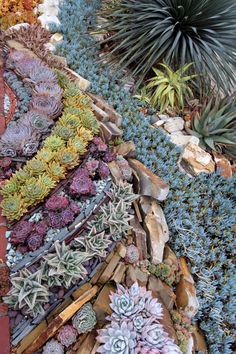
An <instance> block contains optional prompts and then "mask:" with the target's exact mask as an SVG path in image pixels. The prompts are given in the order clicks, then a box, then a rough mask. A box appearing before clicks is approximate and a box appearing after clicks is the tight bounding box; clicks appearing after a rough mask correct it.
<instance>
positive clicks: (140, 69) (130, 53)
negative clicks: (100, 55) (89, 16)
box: [103, 0, 236, 91]
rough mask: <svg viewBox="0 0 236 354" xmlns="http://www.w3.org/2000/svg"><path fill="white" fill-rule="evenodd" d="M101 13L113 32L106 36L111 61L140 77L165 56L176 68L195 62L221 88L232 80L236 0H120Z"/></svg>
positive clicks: (234, 59)
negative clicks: (110, 48) (113, 7)
mask: <svg viewBox="0 0 236 354" xmlns="http://www.w3.org/2000/svg"><path fill="white" fill-rule="evenodd" d="M103 16H106V19H107V22H106V23H105V25H104V28H103V30H106V31H107V32H108V33H114V34H112V35H111V36H109V38H107V39H106V40H105V42H106V43H107V42H108V43H109V42H110V43H112V45H113V50H112V51H111V53H112V54H113V55H112V57H113V61H114V60H115V62H117V59H118V62H119V65H121V67H122V68H126V67H127V66H130V67H131V68H132V73H133V75H136V74H139V75H140V80H139V82H141V81H142V79H143V78H144V76H145V75H146V74H147V73H148V71H149V70H150V69H151V68H152V67H153V66H155V65H156V64H157V63H159V62H163V60H164V61H165V62H166V63H167V64H168V65H171V66H172V67H176V68H178V67H180V66H181V65H184V64H186V63H190V62H194V64H195V72H196V73H197V74H202V78H203V79H204V81H205V82H206V78H207V77H208V78H209V80H208V82H210V80H212V79H214V80H215V81H216V82H217V84H218V86H219V87H221V88H223V89H224V90H225V91H228V90H229V87H231V85H232V86H233V84H235V82H236V79H235V75H234V69H235V65H236V51H235V48H236V21H235V18H236V2H235V0H225V1H219V0H145V1H143V0H121V1H120V2H118V3H117V5H116V6H115V9H111V10H109V9H108V10H106V11H104V13H103ZM199 78H200V76H199Z"/></svg>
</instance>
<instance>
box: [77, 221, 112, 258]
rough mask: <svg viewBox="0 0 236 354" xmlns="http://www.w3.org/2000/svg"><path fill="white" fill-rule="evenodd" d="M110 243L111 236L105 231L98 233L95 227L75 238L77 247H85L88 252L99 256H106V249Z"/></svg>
mask: <svg viewBox="0 0 236 354" xmlns="http://www.w3.org/2000/svg"><path fill="white" fill-rule="evenodd" d="M110 244H111V240H109V236H107V235H106V234H105V232H101V233H99V234H98V233H96V229H95V228H92V229H91V231H90V233H89V234H88V235H86V236H84V237H77V238H75V239H74V246H75V248H80V247H84V248H85V250H86V252H87V253H90V254H94V255H95V256H96V255H97V256H99V257H105V256H106V250H107V248H108V247H109V246H110Z"/></svg>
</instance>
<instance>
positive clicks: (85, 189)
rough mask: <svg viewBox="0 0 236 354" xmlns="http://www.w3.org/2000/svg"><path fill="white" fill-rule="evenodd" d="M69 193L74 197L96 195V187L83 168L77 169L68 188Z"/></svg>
mask: <svg viewBox="0 0 236 354" xmlns="http://www.w3.org/2000/svg"><path fill="white" fill-rule="evenodd" d="M69 190H70V193H71V194H72V195H74V196H76V197H80V196H83V195H96V186H95V184H94V182H93V180H92V179H91V178H90V176H89V173H88V171H87V170H85V169H84V168H79V169H78V170H77V171H76V174H75V176H74V177H73V179H72V182H71V184H70V187H69Z"/></svg>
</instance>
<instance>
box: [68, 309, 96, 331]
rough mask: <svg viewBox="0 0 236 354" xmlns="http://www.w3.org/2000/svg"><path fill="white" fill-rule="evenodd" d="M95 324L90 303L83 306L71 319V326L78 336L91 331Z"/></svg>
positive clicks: (93, 312) (94, 314)
mask: <svg viewBox="0 0 236 354" xmlns="http://www.w3.org/2000/svg"><path fill="white" fill-rule="evenodd" d="M96 323H97V318H96V313H95V311H94V310H93V307H92V305H91V303H90V302H88V303H86V304H85V305H83V306H82V307H81V309H80V310H79V311H78V312H77V313H76V314H75V316H74V317H73V318H72V324H73V326H74V328H76V330H77V332H78V333H79V334H81V333H87V332H90V331H92V330H93V328H94V327H95V326H96Z"/></svg>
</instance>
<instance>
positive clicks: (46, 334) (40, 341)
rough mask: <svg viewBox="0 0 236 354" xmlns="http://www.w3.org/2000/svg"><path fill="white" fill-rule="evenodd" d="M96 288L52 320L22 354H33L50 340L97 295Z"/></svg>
mask: <svg viewBox="0 0 236 354" xmlns="http://www.w3.org/2000/svg"><path fill="white" fill-rule="evenodd" d="M97 291H98V287H97V286H96V285H95V286H93V287H92V289H90V290H88V291H86V292H85V293H84V294H83V295H82V296H80V297H79V298H78V299H77V300H76V301H74V302H73V303H72V304H71V305H69V306H68V307H67V308H66V309H65V310H64V311H62V312H61V313H60V315H58V316H57V317H56V318H55V320H53V321H52V322H51V323H50V324H49V326H48V328H47V329H46V330H44V331H43V332H42V333H41V334H40V335H39V336H38V337H37V338H36V339H35V340H34V341H33V343H32V344H31V345H30V346H29V347H28V348H27V349H26V350H25V351H24V354H33V353H34V352H36V351H37V350H39V349H40V348H41V347H42V346H43V345H44V344H45V343H46V342H47V341H48V340H49V339H50V338H52V337H53V336H54V335H55V333H56V332H57V331H58V329H59V328H60V327H62V326H63V325H64V324H65V323H66V322H67V321H68V320H69V319H70V318H71V317H72V316H73V315H74V314H75V313H76V312H77V311H78V310H79V309H80V308H81V307H82V306H83V305H84V304H85V303H86V302H88V301H89V300H91V299H92V298H93V297H94V296H95V295H96V293H97Z"/></svg>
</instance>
